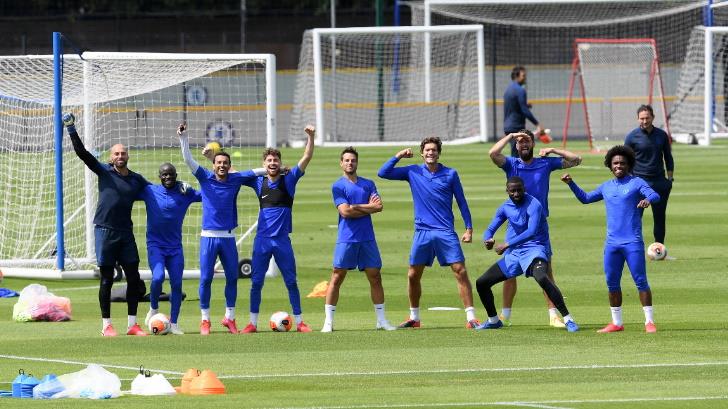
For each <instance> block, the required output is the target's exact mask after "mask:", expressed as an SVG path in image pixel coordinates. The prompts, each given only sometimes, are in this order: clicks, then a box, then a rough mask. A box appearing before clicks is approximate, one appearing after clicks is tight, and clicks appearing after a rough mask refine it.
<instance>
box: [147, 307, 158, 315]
mask: <svg viewBox="0 0 728 409" xmlns="http://www.w3.org/2000/svg"><path fill="white" fill-rule="evenodd" d="M158 312H159V310H155V309H154V308H150V309H149V315H154V314H157V313H158Z"/></svg>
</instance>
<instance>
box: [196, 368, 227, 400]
mask: <svg viewBox="0 0 728 409" xmlns="http://www.w3.org/2000/svg"><path fill="white" fill-rule="evenodd" d="M224 393H225V385H223V384H222V382H220V380H219V379H217V375H215V372H212V371H211V370H209V369H205V370H204V371H202V373H200V376H198V377H196V378H194V379H192V381H191V382H190V395H222V394H224Z"/></svg>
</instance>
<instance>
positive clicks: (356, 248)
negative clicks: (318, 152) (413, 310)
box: [321, 146, 396, 332]
mask: <svg viewBox="0 0 728 409" xmlns="http://www.w3.org/2000/svg"><path fill="white" fill-rule="evenodd" d="M340 160H341V161H340V163H339V165H340V166H341V169H342V170H343V171H344V175H343V176H342V177H341V178H339V179H338V180H337V181H336V182H334V184H333V185H332V186H331V193H332V194H333V196H334V206H336V208H337V209H338V211H339V234H338V237H337V239H336V247H335V248H334V262H333V266H334V271H333V272H332V273H331V281H330V282H329V286H328V288H327V289H326V304H325V305H324V313H325V316H326V319H325V320H324V326H323V328H322V329H321V332H331V331H333V328H334V313H335V312H336V303H337V302H338V301H339V289H340V288H341V283H343V282H344V279H345V278H346V273H347V271H348V270H352V269H355V268H357V267H358V268H359V271H364V273H365V274H366V275H367V279H368V280H369V287H370V289H371V297H372V302H373V303H374V312H375V313H376V316H377V325H376V329H384V330H387V331H392V330H395V329H396V327H393V326H392V325H390V324H389V321H387V318H386V317H385V314H384V288H383V287H382V275H381V273H380V271H381V269H382V258H381V257H380V255H379V248H378V247H377V241H376V239H375V238H374V226H372V216H371V215H372V214H374V213H377V212H381V211H382V207H383V205H382V199H381V198H380V197H379V193H378V192H377V187H376V186H375V185H374V182H373V181H371V180H369V179H365V178H363V177H361V176H358V175H357V173H356V169H357V167H358V165H359V153H358V152H357V151H356V149H354V148H353V147H351V146H350V147H348V148H346V149H344V150H343V151H342V152H341V158H340Z"/></svg>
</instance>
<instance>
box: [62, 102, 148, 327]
mask: <svg viewBox="0 0 728 409" xmlns="http://www.w3.org/2000/svg"><path fill="white" fill-rule="evenodd" d="M75 121H76V119H75V118H74V116H73V114H65V115H63V123H64V124H65V125H66V128H67V129H68V135H69V136H70V137H71V143H72V144H73V150H74V152H76V155H77V156H78V157H79V158H80V159H81V160H82V161H83V163H84V164H86V167H88V168H89V169H90V170H91V171H92V172H93V173H95V174H96V176H98V179H99V198H98V203H97V204H96V213H95V215H94V236H95V244H96V262H97V264H98V266H99V272H100V274H101V281H100V283H99V305H100V307H101V321H102V324H101V325H102V326H101V328H102V330H101V334H102V335H103V336H105V337H114V336H116V335H117V333H116V330H115V329H114V327H113V326H112V325H111V287H112V285H113V284H114V266H116V264H117V263H118V264H119V265H121V268H122V269H123V270H124V273H125V275H126V303H127V314H128V316H127V332H126V334H127V335H139V336H144V335H147V334H146V332H144V330H142V329H141V328H140V327H139V325H138V324H137V322H136V315H137V309H138V306H139V288H140V286H141V278H140V277H139V251H138V249H137V245H136V240H135V239H134V232H133V231H132V220H131V209H132V206H133V204H134V199H135V198H136V196H137V195H138V194H139V192H140V191H141V190H142V189H144V187H145V186H146V185H148V184H149V182H148V181H147V180H146V179H144V177H143V176H142V175H140V174H138V173H134V172H132V171H131V170H129V168H128V167H127V164H128V162H129V151H128V150H127V148H126V147H125V146H124V145H122V144H116V145H114V146H112V147H111V158H110V161H109V163H104V164H101V163H100V162H99V161H98V159H96V158H95V157H94V156H93V155H92V154H91V153H90V152H89V151H87V150H86V148H85V147H84V146H83V142H82V141H81V137H80V136H79V135H78V133H77V132H76V126H75Z"/></svg>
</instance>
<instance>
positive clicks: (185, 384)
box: [177, 368, 200, 394]
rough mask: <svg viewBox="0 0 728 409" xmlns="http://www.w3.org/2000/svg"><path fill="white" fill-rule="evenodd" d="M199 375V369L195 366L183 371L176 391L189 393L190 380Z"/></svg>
mask: <svg viewBox="0 0 728 409" xmlns="http://www.w3.org/2000/svg"><path fill="white" fill-rule="evenodd" d="M198 376H200V371H198V370H197V369H195V368H190V369H188V370H187V372H185V374H184V375H183V376H182V384H181V385H180V387H179V390H178V391H177V392H179V393H184V394H189V393H190V382H192V380H193V379H195V378H197V377H198Z"/></svg>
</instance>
